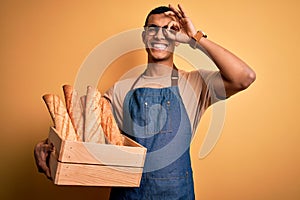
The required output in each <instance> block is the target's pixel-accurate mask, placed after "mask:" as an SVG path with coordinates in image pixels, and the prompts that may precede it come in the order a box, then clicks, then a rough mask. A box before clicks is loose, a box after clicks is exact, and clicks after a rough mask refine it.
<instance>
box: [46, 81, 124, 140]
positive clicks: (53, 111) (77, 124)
mask: <svg viewBox="0 0 300 200" xmlns="http://www.w3.org/2000/svg"><path fill="white" fill-rule="evenodd" d="M63 92H64V97H65V105H66V106H64V104H63V102H62V101H61V99H60V98H59V96H57V95H53V94H46V95H44V96H43V99H44V101H45V103H46V105H47V108H48V110H49V113H50V115H51V117H52V120H53V122H54V126H55V129H56V130H57V131H58V132H59V134H60V136H61V138H62V139H65V140H73V141H84V142H95V143H102V144H104V143H109V144H115V145H124V136H123V135H122V134H121V132H120V130H119V128H118V125H117V123H116V121H115V119H114V116H113V112H112V109H111V105H110V102H109V101H108V100H107V99H106V98H104V97H102V96H101V93H100V92H99V91H98V90H97V89H96V88H93V87H91V86H88V87H87V92H86V95H83V96H80V97H79V95H78V93H77V91H76V90H75V89H74V88H73V87H72V86H70V85H64V86H63Z"/></svg>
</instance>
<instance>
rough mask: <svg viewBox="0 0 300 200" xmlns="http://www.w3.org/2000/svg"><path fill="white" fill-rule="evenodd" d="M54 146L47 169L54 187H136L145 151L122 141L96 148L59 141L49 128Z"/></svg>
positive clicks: (50, 138) (136, 144)
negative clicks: (120, 144)
mask: <svg viewBox="0 0 300 200" xmlns="http://www.w3.org/2000/svg"><path fill="white" fill-rule="evenodd" d="M48 140H49V143H50V144H53V146H54V149H55V150H54V151H53V152H52V153H51V156H50V160H49V166H50V171H51V176H52V179H53V181H54V183H55V184H57V185H84V186H120V187H122V186H126V187H138V186H139V185H140V180H141V176H142V172H143V166H144V161H145V156H146V150H147V149H146V148H145V147H143V146H141V145H140V144H138V143H136V142H135V141H133V140H131V139H130V138H128V137H126V138H125V145H124V146H118V145H110V144H97V143H89V142H75V141H68V140H62V139H61V138H60V136H59V135H58V133H57V131H56V130H55V129H54V128H52V127H51V128H50V132H49V137H48Z"/></svg>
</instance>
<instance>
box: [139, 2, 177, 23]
mask: <svg viewBox="0 0 300 200" xmlns="http://www.w3.org/2000/svg"><path fill="white" fill-rule="evenodd" d="M168 11H171V9H170V8H169V7H167V6H159V7H157V8H154V9H153V10H151V11H150V12H149V14H148V15H147V17H146V20H145V24H144V27H145V26H147V24H148V20H149V17H150V15H153V14H161V13H164V12H168Z"/></svg>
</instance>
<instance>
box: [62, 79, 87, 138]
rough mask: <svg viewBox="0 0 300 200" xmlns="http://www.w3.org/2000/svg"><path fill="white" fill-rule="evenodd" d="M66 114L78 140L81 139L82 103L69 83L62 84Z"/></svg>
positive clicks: (82, 122) (82, 124)
mask: <svg viewBox="0 0 300 200" xmlns="http://www.w3.org/2000/svg"><path fill="white" fill-rule="evenodd" d="M63 91H64V97H65V102H66V107H67V111H68V114H69V116H70V118H71V122H72V124H73V127H74V129H75V132H76V134H77V136H78V139H79V140H80V141H83V131H84V130H83V129H84V115H83V111H84V110H83V105H82V103H81V99H80V97H79V95H78V93H77V91H76V90H75V89H74V88H73V87H72V86H70V85H64V86H63Z"/></svg>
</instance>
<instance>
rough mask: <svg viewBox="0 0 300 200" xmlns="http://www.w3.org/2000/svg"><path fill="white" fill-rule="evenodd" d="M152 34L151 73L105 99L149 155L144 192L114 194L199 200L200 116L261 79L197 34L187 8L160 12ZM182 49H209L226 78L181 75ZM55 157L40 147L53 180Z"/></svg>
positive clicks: (150, 24)
mask: <svg viewBox="0 0 300 200" xmlns="http://www.w3.org/2000/svg"><path fill="white" fill-rule="evenodd" d="M144 28H145V29H144V31H143V33H142V39H143V42H144V44H145V47H146V51H147V53H148V64H147V68H146V70H145V71H144V73H143V74H142V75H140V76H139V77H137V78H132V79H126V80H122V81H119V82H117V83H115V85H114V86H113V87H112V88H111V89H110V90H109V91H108V92H107V93H106V94H105V97H106V98H108V99H109V100H110V102H111V104H112V108H113V110H114V114H115V118H116V121H117V123H118V125H119V127H120V129H121V130H122V131H123V132H124V134H126V135H128V136H129V137H131V138H133V139H134V140H136V141H137V142H139V143H140V144H142V145H143V146H145V147H146V148H147V156H146V162H145V167H144V173H143V176H142V180H141V185H140V187H138V188H113V189H112V191H111V197H110V199H112V200H114V199H130V200H131V199H168V200H169V199H185V200H186V199H194V198H195V197H194V185H193V176H192V169H191V163H190V154H189V144H190V141H191V137H192V135H193V133H194V132H195V130H196V127H197V125H198V123H199V120H200V117H201V115H202V114H203V112H204V111H205V110H206V108H207V107H209V106H210V105H211V104H213V103H214V102H216V101H218V100H220V99H225V98H228V97H230V96H231V95H233V94H235V93H237V92H239V91H241V90H244V89H246V88H247V87H248V86H249V85H250V84H251V83H252V82H253V81H254V80H255V73H254V71H253V70H252V69H251V68H250V67H249V66H248V65H247V64H246V63H244V62H243V61H242V60H241V59H239V58H238V57H236V56H235V55H233V54H232V53H231V52H229V51H228V50H226V49H224V48H223V47H221V46H219V45H217V44H215V43H214V42H212V41H210V40H208V39H207V38H206V35H205V34H204V33H203V32H201V31H197V30H196V29H195V27H194V25H193V24H192V21H191V20H190V18H189V17H188V16H187V13H186V12H185V11H184V9H183V8H182V6H180V5H178V8H175V7H173V6H171V5H169V7H165V6H162V7H158V8H155V9H153V10H152V11H151V12H150V13H149V14H148V16H147V18H146V21H145V25H144ZM179 43H182V44H188V45H190V46H191V48H195V49H202V50H204V51H205V52H206V53H207V54H208V55H209V56H210V57H211V59H212V60H213V62H214V63H215V64H216V66H217V67H218V69H219V71H207V70H195V71H192V72H185V71H183V70H179V69H177V67H176V66H175V65H174V63H173V52H174V49H175V47H176V46H177V45H178V44H179ZM50 150H51V148H50V147H49V145H47V143H46V141H45V142H41V143H39V144H37V146H36V148H35V157H36V162H37V165H38V167H39V169H40V170H41V171H43V172H44V173H45V174H46V175H47V176H48V177H50V173H49V169H48V167H47V164H46V159H47V156H48V151H50Z"/></svg>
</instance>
